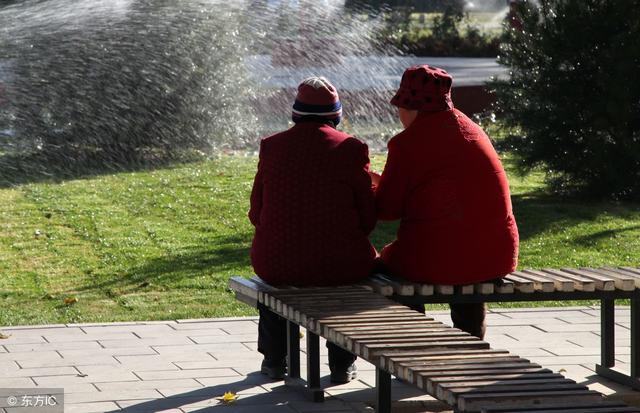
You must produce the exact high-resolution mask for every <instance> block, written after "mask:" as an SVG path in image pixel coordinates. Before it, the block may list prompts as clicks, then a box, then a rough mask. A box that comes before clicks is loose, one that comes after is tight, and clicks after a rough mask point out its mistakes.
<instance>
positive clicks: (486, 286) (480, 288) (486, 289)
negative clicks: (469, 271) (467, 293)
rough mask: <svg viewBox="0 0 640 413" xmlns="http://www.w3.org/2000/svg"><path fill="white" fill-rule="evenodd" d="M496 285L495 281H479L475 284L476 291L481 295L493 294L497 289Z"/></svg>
mask: <svg viewBox="0 0 640 413" xmlns="http://www.w3.org/2000/svg"><path fill="white" fill-rule="evenodd" d="M495 287H496V285H495V284H494V283H477V284H474V285H473V288H474V289H475V290H476V293H478V294H481V295H487V294H493V293H494V291H495V290H496V288H495Z"/></svg>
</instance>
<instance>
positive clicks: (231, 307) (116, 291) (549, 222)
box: [0, 155, 640, 325]
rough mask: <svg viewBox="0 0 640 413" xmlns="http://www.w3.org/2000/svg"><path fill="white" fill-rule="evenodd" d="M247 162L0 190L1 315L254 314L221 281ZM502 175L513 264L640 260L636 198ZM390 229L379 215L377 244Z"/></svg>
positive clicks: (235, 246)
mask: <svg viewBox="0 0 640 413" xmlns="http://www.w3.org/2000/svg"><path fill="white" fill-rule="evenodd" d="M383 163H384V158H383V157H382V156H376V157H374V159H373V165H374V168H375V169H381V168H382V164H383ZM506 164H507V166H508V167H509V165H510V163H509V162H508V160H507V162H506ZM255 165H256V158H255V157H253V156H241V155H235V156H222V157H220V158H219V159H216V160H212V161H207V162H199V163H194V164H188V165H182V166H178V167H174V168H170V169H162V170H155V171H144V172H135V173H121V174H114V175H105V176H99V177H95V178H88V179H78V180H71V181H65V182H60V183H34V184H28V185H23V186H19V187H15V188H8V189H7V188H5V189H0V232H1V236H0V272H1V274H2V275H3V276H2V277H1V278H0V300H1V305H0V325H17V324H42V323H71V322H94V321H116V320H118V321H121V320H156V319H176V318H199V317H222V316H234V315H247V314H253V310H252V309H250V308H249V307H247V306H245V305H244V304H241V303H239V302H237V301H236V300H235V299H233V296H232V294H231V293H230V292H229V291H228V289H227V279H228V277H229V276H230V275H232V274H241V275H250V274H251V273H252V270H251V266H250V264H249V247H250V242H251V237H252V227H251V225H250V223H249V222H248V220H247V219H246V211H247V210H248V195H249V192H250V189H251V183H252V178H253V173H254V172H255ZM509 170H511V168H509ZM510 177H511V184H512V191H513V199H514V208H515V213H516V217H517V220H518V225H519V227H520V233H521V239H522V240H521V254H520V263H521V267H534V268H538V267H547V266H548V267H561V266H595V265H605V264H610V265H631V266H638V265H639V263H640V248H639V247H640V206H639V205H637V204H614V203H585V202H580V201H567V200H560V199H557V198H553V197H550V196H547V195H545V194H544V192H543V191H542V176H541V175H539V174H533V175H529V176H527V177H524V178H520V177H517V176H516V175H515V174H510ZM394 231H395V225H394V224H393V223H382V224H379V225H378V228H376V231H375V233H374V235H373V241H374V243H375V244H376V246H382V245H384V243H385V242H388V241H389V240H390V239H391V238H392V237H393V233H394ZM65 299H71V300H72V301H75V299H77V302H75V303H67V304H65V302H64V301H65ZM556 304H558V303H556Z"/></svg>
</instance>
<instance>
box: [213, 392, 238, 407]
mask: <svg viewBox="0 0 640 413" xmlns="http://www.w3.org/2000/svg"><path fill="white" fill-rule="evenodd" d="M237 399H238V396H237V395H236V394H235V393H234V392H230V391H228V392H225V393H224V394H223V395H222V396H221V397H218V400H220V401H221V402H222V403H226V404H231V403H233V402H235V401H236V400H237Z"/></svg>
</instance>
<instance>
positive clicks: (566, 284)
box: [523, 269, 595, 292]
mask: <svg viewBox="0 0 640 413" xmlns="http://www.w3.org/2000/svg"><path fill="white" fill-rule="evenodd" d="M523 272H525V273H527V274H532V275H537V276H539V277H543V278H546V279H548V280H550V281H552V282H553V284H554V285H555V288H556V290H557V291H564V292H573V291H575V290H579V291H582V287H581V286H580V283H579V282H576V280H574V279H573V278H571V279H569V278H566V277H563V276H561V275H558V274H549V273H546V272H542V271H538V270H531V269H526V270H523ZM594 290H595V286H594Z"/></svg>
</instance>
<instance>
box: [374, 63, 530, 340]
mask: <svg viewBox="0 0 640 413" xmlns="http://www.w3.org/2000/svg"><path fill="white" fill-rule="evenodd" d="M451 84H452V78H451V76H450V75H449V74H448V73H447V72H445V71H444V70H442V69H438V68H435V67H431V66H428V65H420V66H413V67H410V68H409V69H407V70H406V71H405V72H404V74H403V76H402V81H401V83H400V88H399V90H398V91H397V93H396V95H395V96H394V97H393V99H392V100H391V104H393V105H395V106H397V107H398V108H399V116H400V121H401V122H402V124H403V126H404V128H405V129H404V130H403V131H402V132H400V133H399V134H398V135H396V136H394V137H393V138H392V139H391V140H390V141H389V143H388V149H389V151H388V156H387V162H386V165H385V167H384V172H383V173H382V176H375V174H373V175H372V179H373V181H374V183H375V184H377V188H376V193H375V197H376V205H377V214H378V218H379V219H382V220H397V219H399V220H400V227H399V229H398V233H397V238H396V240H395V241H393V242H392V243H391V244H389V245H387V246H386V247H384V249H383V250H382V251H381V260H382V262H383V266H384V267H386V269H387V270H388V272H389V273H390V274H391V275H396V276H399V277H402V278H406V279H408V280H411V281H414V282H420V283H436V284H453V285H460V284H470V283H477V282H481V281H487V280H494V279H499V278H500V277H502V276H504V275H506V274H508V273H509V272H511V271H513V270H515V268H516V264H517V258H518V228H517V226H516V221H515V219H514V216H513V211H512V208H511V199H510V195H509V186H508V182H507V176H506V174H505V171H504V168H503V167H502V164H501V163H500V159H499V158H498V155H497V154H496V151H495V150H494V148H493V146H492V145H491V142H490V140H489V138H488V137H487V135H486V134H485V133H484V132H483V131H482V129H481V128H480V127H479V126H478V125H476V124H475V123H474V122H473V121H471V120H470V119H469V118H468V117H467V116H465V114H464V113H462V112H460V111H459V110H457V109H455V108H454V107H453V103H452V101H451ZM422 311H424V307H422ZM485 312H486V307H485V305H484V304H483V303H479V304H452V305H451V318H452V320H453V322H454V325H455V326H456V327H458V328H460V329H462V330H465V331H467V332H469V333H470V334H473V335H476V336H478V337H480V338H482V337H483V336H484V331H485V324H484V318H485Z"/></svg>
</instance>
